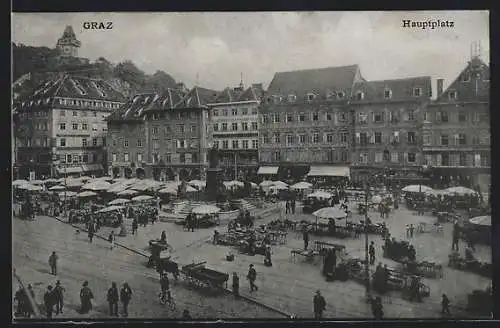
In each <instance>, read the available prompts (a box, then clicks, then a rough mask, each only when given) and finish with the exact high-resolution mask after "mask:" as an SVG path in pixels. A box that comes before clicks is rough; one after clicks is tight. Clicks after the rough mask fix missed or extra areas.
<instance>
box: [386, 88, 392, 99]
mask: <svg viewBox="0 0 500 328" xmlns="http://www.w3.org/2000/svg"><path fill="white" fill-rule="evenodd" d="M391 98H392V90H390V89H385V90H384V99H391Z"/></svg>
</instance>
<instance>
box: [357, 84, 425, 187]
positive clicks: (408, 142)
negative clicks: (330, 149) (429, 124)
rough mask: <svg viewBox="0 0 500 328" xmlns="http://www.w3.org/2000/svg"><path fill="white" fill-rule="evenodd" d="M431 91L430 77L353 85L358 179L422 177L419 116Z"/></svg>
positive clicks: (409, 179) (410, 178)
mask: <svg viewBox="0 0 500 328" xmlns="http://www.w3.org/2000/svg"><path fill="white" fill-rule="evenodd" d="M431 92H432V89H431V78H430V77H415V78H405V79H395V80H384V81H365V82H360V83H356V84H355V85H354V89H353V98H352V100H351V108H352V110H353V114H354V118H355V119H354V144H353V146H354V147H353V148H352V153H351V154H352V165H351V177H352V180H353V181H354V182H362V181H364V180H366V179H368V178H371V177H373V176H374V175H377V174H380V173H383V176H385V177H386V178H388V179H389V180H391V179H392V180H393V181H392V182H393V183H395V184H401V183H402V184H405V183H408V182H409V181H413V182H416V181H417V180H421V179H422V172H421V167H422V145H421V140H422V135H421V133H422V131H421V127H422V125H421V119H422V115H423V111H424V110H425V108H426V106H427V104H428V103H429V101H430V98H431ZM386 182H390V181H386Z"/></svg>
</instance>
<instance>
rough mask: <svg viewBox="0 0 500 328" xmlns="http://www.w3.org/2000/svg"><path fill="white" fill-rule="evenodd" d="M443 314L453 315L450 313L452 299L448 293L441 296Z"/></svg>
mask: <svg viewBox="0 0 500 328" xmlns="http://www.w3.org/2000/svg"><path fill="white" fill-rule="evenodd" d="M441 314H447V315H451V313H450V300H449V298H448V296H447V295H446V294H443V296H442V298H441Z"/></svg>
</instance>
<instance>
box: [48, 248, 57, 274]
mask: <svg viewBox="0 0 500 328" xmlns="http://www.w3.org/2000/svg"><path fill="white" fill-rule="evenodd" d="M57 260H58V257H57V255H56V252H52V255H50V257H49V266H50V274H52V275H54V276H56V275H57Z"/></svg>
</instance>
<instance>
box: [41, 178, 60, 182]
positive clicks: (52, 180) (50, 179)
mask: <svg viewBox="0 0 500 328" xmlns="http://www.w3.org/2000/svg"><path fill="white" fill-rule="evenodd" d="M43 182H44V183H57V179H52V178H49V179H45V180H43Z"/></svg>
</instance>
